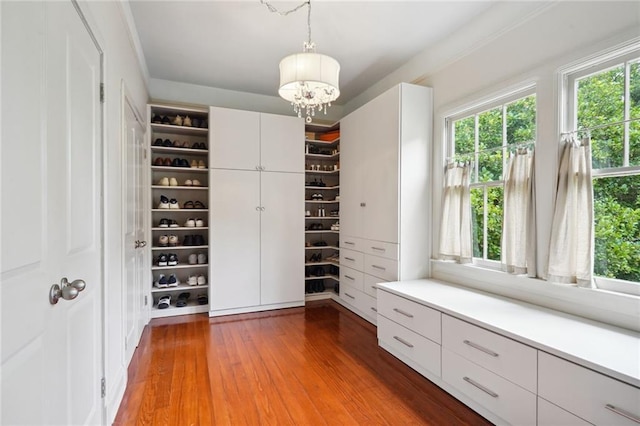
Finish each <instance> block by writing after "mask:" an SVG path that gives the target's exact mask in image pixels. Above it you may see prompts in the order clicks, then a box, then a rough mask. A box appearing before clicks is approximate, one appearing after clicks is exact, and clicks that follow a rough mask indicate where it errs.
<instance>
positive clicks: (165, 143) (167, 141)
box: [162, 139, 173, 148]
mask: <svg viewBox="0 0 640 426" xmlns="http://www.w3.org/2000/svg"><path fill="white" fill-rule="evenodd" d="M162 146H164V147H166V148H173V142H171V141H170V140H169V139H165V140H164V141H163V142H162Z"/></svg>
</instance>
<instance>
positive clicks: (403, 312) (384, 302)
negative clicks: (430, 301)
mask: <svg viewBox="0 0 640 426" xmlns="http://www.w3.org/2000/svg"><path fill="white" fill-rule="evenodd" d="M378 314H380V315H384V316H385V317H387V318H389V319H390V320H392V321H394V322H397V323H398V324H400V325H403V326H405V327H406V328H408V329H409V330H412V331H414V332H416V333H418V334H420V335H422V336H424V337H426V338H428V339H431V340H433V341H434V342H436V343H440V311H436V310H435V309H431V308H428V307H426V306H424V305H421V304H419V303H416V302H413V301H411V300H408V299H405V298H403V297H400V296H396V295H395V294H391V293H389V292H387V291H384V290H381V291H378Z"/></svg>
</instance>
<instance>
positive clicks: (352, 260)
mask: <svg viewBox="0 0 640 426" xmlns="http://www.w3.org/2000/svg"><path fill="white" fill-rule="evenodd" d="M344 259H345V260H349V261H351V262H355V261H356V260H355V259H354V258H352V257H347V256H345V257H344Z"/></svg>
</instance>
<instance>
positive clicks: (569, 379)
mask: <svg viewBox="0 0 640 426" xmlns="http://www.w3.org/2000/svg"><path fill="white" fill-rule="evenodd" d="M611 356H615V354H613V353H612V354H611ZM538 395H540V397H542V398H544V399H546V400H547V401H550V402H552V403H554V404H555V405H557V406H559V407H562V408H564V409H565V410H567V411H569V412H571V413H573V414H575V415H576V416H578V417H581V418H583V419H585V420H586V421H588V422H591V423H593V424H596V425H607V426H613V425H635V426H637V425H638V423H640V389H638V388H636V387H634V386H631V385H628V384H626V383H622V382H620V381H618V380H615V379H612V378H611V377H608V376H605V375H604V374H600V373H596V372H595V371H592V370H589V369H587V368H584V367H581V366H579V365H576V364H573V363H571V362H569V361H565V360H563V359H560V358H558V357H555V356H553V355H549V354H547V353H545V352H542V351H539V352H538ZM615 411H618V413H616V412H615ZM625 415H626V416H628V417H632V418H635V419H637V420H636V421H635V422H634V421H632V420H630V419H629V418H628V417H625Z"/></svg>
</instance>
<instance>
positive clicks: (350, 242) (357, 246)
mask: <svg viewBox="0 0 640 426" xmlns="http://www.w3.org/2000/svg"><path fill="white" fill-rule="evenodd" d="M364 241H365V240H363V239H362V238H357V237H350V236H348V235H340V247H342V248H347V249H349V250H355V251H359V252H363V251H364V247H365V244H364Z"/></svg>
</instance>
